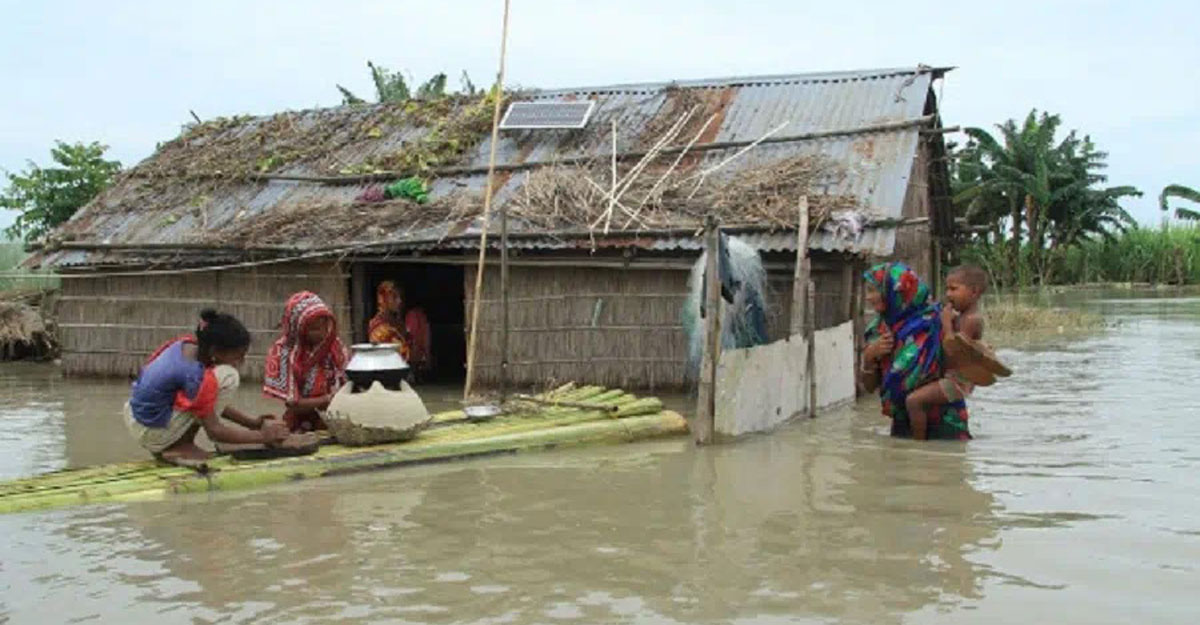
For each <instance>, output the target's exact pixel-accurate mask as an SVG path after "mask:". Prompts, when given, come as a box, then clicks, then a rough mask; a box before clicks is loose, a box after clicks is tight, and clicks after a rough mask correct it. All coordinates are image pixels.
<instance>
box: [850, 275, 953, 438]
mask: <svg viewBox="0 0 1200 625" xmlns="http://www.w3.org/2000/svg"><path fill="white" fill-rule="evenodd" d="M863 277H864V278H865V279H866V281H867V284H866V287H867V288H866V300H867V302H868V304H870V305H871V307H872V308H874V309H875V312H876V313H878V316H877V317H876V318H875V320H874V321H872V322H871V324H870V325H869V326H868V327H867V331H866V345H867V346H866V348H865V349H863V356H862V365H861V366H860V367H859V380H860V382H861V383H862V385H863V388H866V389H867V390H875V389H879V399H880V402H881V404H882V407H883V414H884V416H887V417H889V418H891V420H892V436H912V435H913V434H914V431H915V433H916V434H917V435H918V437H920V434H921V432H922V431H924V433H925V436H924V438H940V439H951V440H967V439H969V438H971V432H970V430H969V428H968V427H967V405H966V404H965V403H964V402H962V401H958V402H953V403H949V404H945V405H942V406H938V407H937V409H936V410H934V411H932V413H931V414H928V415H910V414H908V409H907V407H906V405H905V400H906V399H907V398H908V394H909V393H911V392H912V391H914V390H916V389H918V388H920V387H921V386H922V385H924V384H925V383H927V382H930V381H932V380H936V379H938V378H940V377H941V376H942V372H943V369H944V366H943V362H942V360H943V354H942V325H941V320H940V313H941V305H940V304H937V303H935V302H934V301H932V298H931V297H930V290H929V287H928V286H927V285H926V284H925V283H924V282H922V281H921V279H920V278H918V277H917V274H916V273H914V272H913V270H912V269H910V268H909V267H908V266H907V265H905V264H904V263H882V264H879V265H875V266H874V267H872V268H871V269H869V270H868V271H867V272H866V273H865V274H863ZM914 425H915V426H916V427H914Z"/></svg>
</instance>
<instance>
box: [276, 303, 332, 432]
mask: <svg viewBox="0 0 1200 625" xmlns="http://www.w3.org/2000/svg"><path fill="white" fill-rule="evenodd" d="M280 325H281V331H280V334H279V338H278V339H276V340H275V343H274V344H273V345H271V351H270V352H268V353H267V363H266V375H265V376H263V377H264V380H263V393H264V394H265V395H267V396H268V397H273V398H275V399H280V400H283V402H284V405H285V406H286V410H285V412H284V413H283V420H284V423H286V424H287V426H288V428H289V429H291V430H292V431H293V432H297V431H312V430H317V429H324V428H325V423H324V422H323V421H321V417H320V415H319V414H318V411H319V410H324V409H326V408H328V407H329V402H330V401H331V400H332V399H333V394H334V393H336V392H337V391H338V389H339V388H341V386H342V384H343V383H344V382H345V375H346V361H347V355H346V346H345V345H343V344H342V340H341V339H340V338H338V333H337V319H336V318H335V317H334V315H333V311H332V310H330V309H329V307H328V306H326V305H325V302H324V301H322V300H321V298H320V297H319V296H318V295H317V294H316V293H312V292H309V291H301V292H299V293H296V294H294V295H292V296H291V297H290V298H288V301H287V304H286V305H285V306H284V308H283V321H282V323H281V324H280Z"/></svg>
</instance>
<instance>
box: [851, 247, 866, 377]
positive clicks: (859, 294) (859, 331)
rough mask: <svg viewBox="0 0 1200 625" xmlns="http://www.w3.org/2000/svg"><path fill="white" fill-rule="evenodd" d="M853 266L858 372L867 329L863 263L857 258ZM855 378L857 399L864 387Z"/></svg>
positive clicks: (855, 361) (853, 308) (853, 317)
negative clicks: (864, 311)
mask: <svg viewBox="0 0 1200 625" xmlns="http://www.w3.org/2000/svg"><path fill="white" fill-rule="evenodd" d="M853 266H854V277H855V282H854V297H853V298H852V299H853V303H852V304H851V309H852V310H853V311H854V315H853V316H852V317H851V319H852V320H853V321H854V326H853V327H854V369H855V371H857V370H858V362H859V358H860V356H861V355H862V350H863V340H864V339H863V333H864V332H865V328H864V327H863V324H864V321H863V281H862V279H860V278H859V276H860V275H861V274H862V272H863V262H862V261H861V260H860V259H858V258H855V259H854V260H853ZM854 378H855V383H854V392H855V396H856V397H857V396H858V395H859V394H861V393H862V386H861V385H860V384H858V374H857V373H855V375H854Z"/></svg>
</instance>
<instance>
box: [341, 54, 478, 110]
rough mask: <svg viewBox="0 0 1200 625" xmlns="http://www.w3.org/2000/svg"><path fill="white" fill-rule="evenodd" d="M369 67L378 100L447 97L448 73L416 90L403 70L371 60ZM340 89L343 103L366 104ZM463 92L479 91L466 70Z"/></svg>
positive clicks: (434, 77) (422, 84) (391, 100)
mask: <svg viewBox="0 0 1200 625" xmlns="http://www.w3.org/2000/svg"><path fill="white" fill-rule="evenodd" d="M367 68H368V69H370V70H371V81H372V82H373V83H374V84H375V98H376V101H377V102H391V103H394V102H407V101H408V100H436V99H438V98H443V97H446V95H447V94H448V92H447V91H446V74H443V73H438V74H434V75H433V77H431V78H430V79H429V80H426V81H425V82H424V83H421V84H420V85H418V86H417V88H416V90H412V89H410V88H409V83H408V80H407V79H406V78H405V77H404V74H402V73H401V72H393V71H390V70H388V69H387V68H384V67H381V66H379V65H376V64H375V63H373V62H371V61H367ZM337 88H338V91H340V92H341V94H342V104H365V103H366V100H365V99H363V98H361V97H359V96H357V95H355V94H354V93H353V92H351V91H350V90H349V89H347V88H345V87H343V86H341V85H337ZM462 93H464V94H466V95H472V96H473V95H477V94H478V93H479V91H478V89H477V88H476V87H475V84H474V83H472V82H471V79H470V77H468V76H467V73H466V72H463V73H462Z"/></svg>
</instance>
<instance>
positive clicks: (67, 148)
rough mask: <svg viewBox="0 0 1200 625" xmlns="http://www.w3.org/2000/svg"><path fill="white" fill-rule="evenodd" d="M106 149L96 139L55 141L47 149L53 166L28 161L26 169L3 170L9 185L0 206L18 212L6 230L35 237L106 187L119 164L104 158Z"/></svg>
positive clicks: (44, 232) (17, 236)
mask: <svg viewBox="0 0 1200 625" xmlns="http://www.w3.org/2000/svg"><path fill="white" fill-rule="evenodd" d="M107 149H108V146H105V145H101V144H99V143H96V142H92V143H88V144H84V143H72V144H67V143H64V142H62V141H56V142H55V146H54V147H53V148H51V149H50V156H51V158H52V159H53V161H54V163H55V165H54V166H51V167H41V166H39V165H37V164H36V163H33V162H30V163H29V169H28V170H27V171H25V172H22V173H20V174H14V173H9V172H6V176H7V177H8V188H7V189H5V190H4V191H3V192H2V193H0V208H6V209H10V210H16V211H20V215H18V216H17V219H16V221H15V222H13V224H12V226H10V227H9V228H7V229H6V230H5V233H6V234H8V235H9V236H11V237H14V238H22V239H24V240H26V241H32V240H34V239H37V238H39V237H41V236H43V235H45V234H46V233H47V232H49V231H50V230H52V229H53V228H54V227H55V226H57V225H59V224H61V223H63V222H65V221H66V220H68V219H70V218H71V216H72V215H74V214H75V211H77V210H79V208H80V207H81V206H83V205H84V204H87V203H88V202H89V201H91V199H92V198H94V197H96V195H97V194H99V193H100V192H101V191H103V190H104V189H106V188H108V186H109V185H110V184H111V183H112V180H113V177H114V176H115V175H116V174H117V172H119V171H120V170H121V163H119V162H117V161H109V160H105V159H104V152H105V151H106V150H107Z"/></svg>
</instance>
